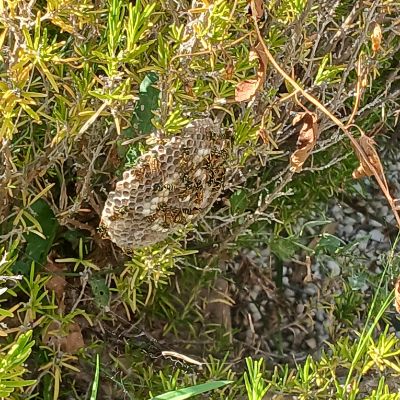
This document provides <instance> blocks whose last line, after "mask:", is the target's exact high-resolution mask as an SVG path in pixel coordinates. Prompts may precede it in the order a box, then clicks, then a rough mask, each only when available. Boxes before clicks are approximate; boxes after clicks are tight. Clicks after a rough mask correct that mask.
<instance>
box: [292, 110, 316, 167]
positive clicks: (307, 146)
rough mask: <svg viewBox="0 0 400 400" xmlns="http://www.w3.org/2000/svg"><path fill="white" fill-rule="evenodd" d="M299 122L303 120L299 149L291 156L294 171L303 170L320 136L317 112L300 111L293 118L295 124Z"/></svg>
mask: <svg viewBox="0 0 400 400" xmlns="http://www.w3.org/2000/svg"><path fill="white" fill-rule="evenodd" d="M299 122H302V124H303V126H302V127H301V129H300V132H299V137H298V139H297V143H296V144H297V150H296V151H295V152H294V153H293V154H292V156H291V157H290V166H291V170H292V171H294V172H300V171H301V169H302V167H303V164H304V163H305V161H306V160H307V158H308V156H309V155H310V153H311V151H312V150H313V148H314V146H315V143H316V142H317V140H318V136H319V132H318V124H317V116H316V114H314V113H311V112H302V113H299V114H298V115H297V116H296V117H295V118H294V119H293V125H296V124H298V123H299Z"/></svg>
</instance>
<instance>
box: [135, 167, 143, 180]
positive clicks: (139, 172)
mask: <svg viewBox="0 0 400 400" xmlns="http://www.w3.org/2000/svg"><path fill="white" fill-rule="evenodd" d="M133 175H134V176H135V178H136V179H137V180H138V181H141V180H142V179H143V177H144V169H142V168H135V169H134V170H133Z"/></svg>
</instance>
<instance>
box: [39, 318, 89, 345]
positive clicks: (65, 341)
mask: <svg viewBox="0 0 400 400" xmlns="http://www.w3.org/2000/svg"><path fill="white" fill-rule="evenodd" d="M43 342H44V343H45V344H46V345H47V346H49V345H53V346H55V348H60V349H61V351H64V352H67V353H76V352H77V351H78V350H79V349H81V348H83V347H85V342H84V340H83V336H82V332H81V328H80V327H79V325H78V324H77V323H75V322H71V323H70V324H69V325H68V326H67V328H66V329H63V328H62V326H61V323H60V322H59V321H51V323H50V324H49V326H48V327H47V329H46V331H45V334H44V336H43Z"/></svg>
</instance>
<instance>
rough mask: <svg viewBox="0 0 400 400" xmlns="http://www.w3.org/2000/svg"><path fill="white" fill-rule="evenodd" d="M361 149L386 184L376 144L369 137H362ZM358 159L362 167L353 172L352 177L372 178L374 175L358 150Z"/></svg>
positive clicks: (360, 141) (360, 140)
mask: <svg viewBox="0 0 400 400" xmlns="http://www.w3.org/2000/svg"><path fill="white" fill-rule="evenodd" d="M358 142H359V144H360V147H361V148H362V149H363V151H364V153H365V155H366V156H367V159H368V162H369V163H370V164H372V166H373V167H374V168H375V169H376V170H377V171H378V174H379V176H380V177H381V178H382V180H383V181H384V182H385V179H384V173H383V167H382V164H381V160H380V158H379V155H378V153H377V151H376V150H375V146H376V142H375V140H374V139H372V138H370V137H369V136H366V135H362V136H361V137H360V139H359V141H358ZM356 154H357V157H358V159H359V160H360V166H359V167H358V168H357V169H356V170H355V171H354V172H353V174H352V176H353V178H354V179H360V178H364V177H366V176H372V175H374V173H373V172H372V171H371V169H370V168H369V166H368V165H367V163H366V162H365V160H364V159H363V158H362V157H361V155H360V153H359V152H358V151H357V150H356Z"/></svg>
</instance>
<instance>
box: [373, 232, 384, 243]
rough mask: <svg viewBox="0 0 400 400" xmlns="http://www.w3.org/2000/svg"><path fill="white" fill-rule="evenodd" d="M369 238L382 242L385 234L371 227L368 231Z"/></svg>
mask: <svg viewBox="0 0 400 400" xmlns="http://www.w3.org/2000/svg"><path fill="white" fill-rule="evenodd" d="M369 234H370V236H371V240H374V241H375V242H383V241H384V240H385V235H384V234H383V233H382V232H381V231H380V230H378V229H373V230H372V231H371V232H370V233H369Z"/></svg>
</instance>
